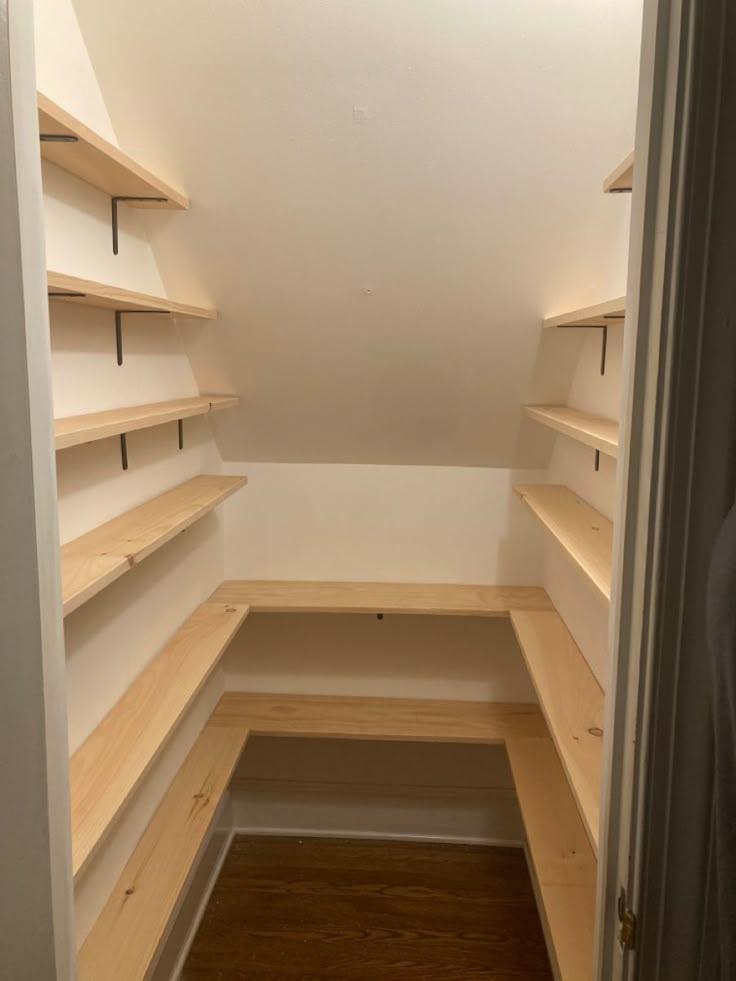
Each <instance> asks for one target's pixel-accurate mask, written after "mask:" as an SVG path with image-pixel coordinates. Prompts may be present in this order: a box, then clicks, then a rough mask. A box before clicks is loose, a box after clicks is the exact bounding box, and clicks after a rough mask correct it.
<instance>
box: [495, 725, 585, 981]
mask: <svg viewBox="0 0 736 981" xmlns="http://www.w3.org/2000/svg"><path fill="white" fill-rule="evenodd" d="M506 752H507V753H508V756H509V762H510V763H511V773H512V775H513V778H514V785H515V787H516V793H517V796H518V798H519V807H520V809H521V816H522V819H523V821H524V828H525V830H526V837H527V842H528V845H529V853H530V855H531V860H532V867H533V870H534V877H535V879H536V885H537V894H538V897H539V899H540V906H541V909H540V912H541V914H542V919H543V922H544V924H545V927H546V930H545V932H546V935H547V945H548V947H549V949H550V956H551V957H552V959H553V960H554V961H555V962H556V965H557V969H558V970H557V972H556V976H557V977H559V978H560V979H561V981H591V978H592V977H593V946H594V937H595V909H596V876H597V863H596V859H595V856H594V854H593V850H592V849H591V847H590V843H589V841H588V838H587V835H586V833H585V828H584V827H583V822H582V820H581V819H580V814H579V813H578V810H577V807H576V805H575V801H574V799H573V797H572V795H571V793H570V788H569V786H568V783H567V780H566V779H565V774H564V772H563V769H562V764H561V763H560V760H559V757H558V755H557V751H556V750H555V747H554V745H553V744H552V740H551V739H550V737H549V736H548V735H547V736H545V737H541V738H523V737H516V738H512V739H509V740H507V742H506Z"/></svg>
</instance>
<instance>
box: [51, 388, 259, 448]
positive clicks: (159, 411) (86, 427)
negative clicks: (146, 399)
mask: <svg viewBox="0 0 736 981" xmlns="http://www.w3.org/2000/svg"><path fill="white" fill-rule="evenodd" d="M239 401H240V400H239V399H238V397H237V395H198V396H195V397H194V398H186V399H173V400H172V401H169V402H151V403H149V404H148V405H130V406H126V407H125V408H124V409H107V410H106V411H104V412H90V413H86V414H85V415H80V416H66V417H65V418H63V419H56V420H54V433H55V443H56V449H57V450H65V449H67V448H68V447H70V446H79V445H80V444H82V443H93V442H94V441H95V440H98V439H106V438H107V437H108V436H121V435H125V434H126V433H132V432H134V431H135V430H137V429H149V428H150V427H151V426H161V425H163V424H164V423H166V422H175V421H177V420H179V419H188V418H190V417H192V416H205V415H208V414H209V413H210V412H216V411H218V410H220V409H231V408H234V407H235V406H236V405H238V403H239Z"/></svg>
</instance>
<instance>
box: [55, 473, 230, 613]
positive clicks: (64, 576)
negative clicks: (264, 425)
mask: <svg viewBox="0 0 736 981" xmlns="http://www.w3.org/2000/svg"><path fill="white" fill-rule="evenodd" d="M246 483H247V478H246V477H227V476H217V475H212V476H209V475H205V474H203V475H201V476H199V477H193V478H192V479H191V480H187V481H186V482H185V483H183V484H180V485H179V486H178V487H174V488H173V489H172V490H169V491H166V493H164V494H160V495H159V496H158V497H155V498H153V500H150V501H147V502H146V503H145V504H141V505H139V506H138V507H136V508H133V509H132V510H131V511H126V512H125V514H121V515H120V516H119V517H117V518H113V519H112V520H111V521H106V522H105V524H103V525H100V526H99V527H98V528H94V529H93V530H92V531H88V532H87V533H86V534H84V535H81V536H80V537H79V538H75V539H74V541H71V542H68V543H67V544H66V545H63V546H62V549H61V583H62V598H63V604H64V616H67V615H68V614H70V613H71V612H72V611H73V610H76V609H77V608H78V607H80V606H81V605H82V604H83V603H86V602H87V600H89V599H91V598H92V597H93V596H96V595H97V593H99V592H100V591H101V590H103V589H104V588H105V587H106V586H109V585H110V583H112V582H114V581H115V580H116V579H119V578H120V576H122V575H124V574H125V573H126V572H128V571H129V570H130V569H132V568H133V567H134V566H137V565H140V563H141V562H142V561H143V560H144V559H147V558H148V556H149V555H152V554H153V553H154V552H155V551H156V550H157V549H159V548H161V547H162V546H163V545H165V544H166V543H167V542H169V541H171V539H172V538H174V536H176V535H178V534H180V533H181V532H183V531H185V530H186V529H187V528H189V527H190V526H191V525H193V524H194V523H195V522H196V521H199V519H200V518H203V517H204V516H205V515H206V514H209V512H210V511H212V510H213V509H214V508H215V507H217V505H218V504H220V503H221V502H222V501H224V500H225V499H226V498H227V497H229V496H230V495H231V494H234V493H235V491H236V490H239V489H240V488H241V487H243V486H244V484H246Z"/></svg>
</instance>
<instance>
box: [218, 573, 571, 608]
mask: <svg viewBox="0 0 736 981" xmlns="http://www.w3.org/2000/svg"><path fill="white" fill-rule="evenodd" d="M215 597H216V598H217V599H218V600H220V601H221V602H224V603H246V604H247V605H248V606H249V607H250V608H251V611H252V612H254V613H396V614H427V615H437V616H507V615H508V613H509V610H511V609H522V610H524V609H533V610H549V609H552V604H551V602H550V599H549V597H548V596H547V594H546V592H545V591H544V590H543V589H541V588H539V587H536V586H472V585H450V584H432V583H429V584H426V583H373V582H288V581H259V580H247V579H243V580H241V579H235V580H228V581H225V582H224V583H223V584H222V585H221V586H220V588H219V589H218V590H217V591H216V593H215Z"/></svg>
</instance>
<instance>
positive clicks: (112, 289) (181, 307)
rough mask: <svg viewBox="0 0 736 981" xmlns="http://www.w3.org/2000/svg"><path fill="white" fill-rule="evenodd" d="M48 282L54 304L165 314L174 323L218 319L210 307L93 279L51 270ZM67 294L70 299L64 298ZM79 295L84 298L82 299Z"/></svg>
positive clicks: (48, 273) (48, 274)
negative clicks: (106, 283) (108, 284)
mask: <svg viewBox="0 0 736 981" xmlns="http://www.w3.org/2000/svg"><path fill="white" fill-rule="evenodd" d="M46 279H47V283H48V291H49V294H50V295H49V299H51V300H53V301H55V302H56V301H59V302H61V303H81V304H84V305H86V306H91V307H100V308H101V309H104V310H121V311H123V312H125V311H126V310H127V311H130V310H136V311H146V312H151V313H164V314H168V315H169V317H170V318H171V319H173V320H177V319H182V320H215V319H216V318H217V311H216V310H212V309H211V308H210V307H198V306H193V305H192V304H190V303H178V302H176V301H174V300H170V299H168V298H167V297H165V296H150V295H149V294H148V293H136V292H135V291H134V290H128V289H122V288H121V287H119V286H107V285H105V284H104V283H97V282H95V281H94V280H92V279H80V278H79V277H78V276H68V275H67V274H66V273H60V272H53V271H51V270H49V271H48V272H47V273H46ZM65 293H66V294H69V295H68V296H65V295H64V294H65ZM51 294H53V295H51ZM57 294H59V295H57ZM79 294H83V295H81V296H80V295H79Z"/></svg>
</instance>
